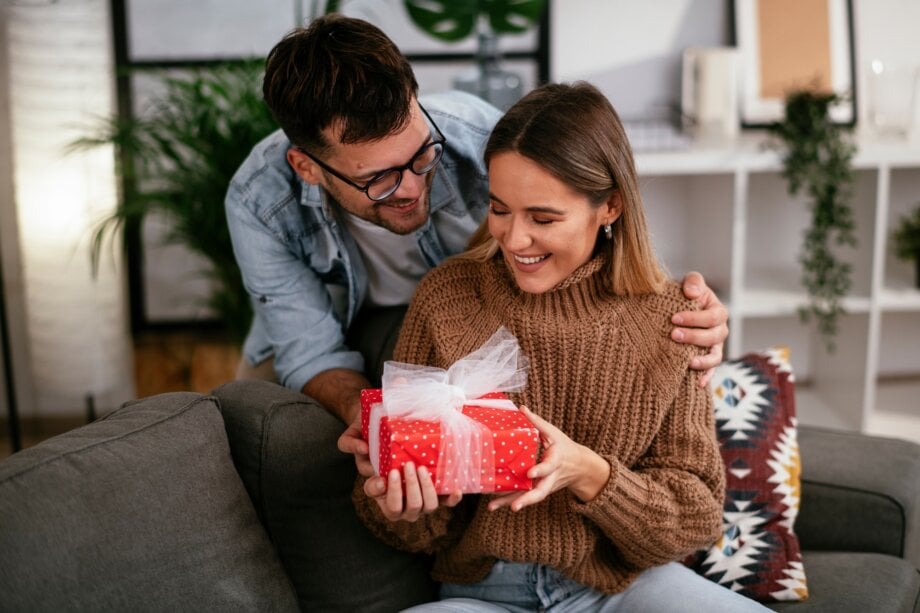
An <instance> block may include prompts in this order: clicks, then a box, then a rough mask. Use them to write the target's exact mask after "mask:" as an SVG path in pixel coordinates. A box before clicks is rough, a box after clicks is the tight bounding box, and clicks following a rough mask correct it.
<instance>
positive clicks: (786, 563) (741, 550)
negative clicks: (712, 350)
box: [690, 348, 808, 602]
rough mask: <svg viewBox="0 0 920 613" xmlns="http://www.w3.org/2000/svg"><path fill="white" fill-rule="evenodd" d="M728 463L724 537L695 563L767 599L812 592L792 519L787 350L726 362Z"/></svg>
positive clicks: (720, 377) (794, 478)
mask: <svg viewBox="0 0 920 613" xmlns="http://www.w3.org/2000/svg"><path fill="white" fill-rule="evenodd" d="M712 388H713V406H714V410H715V415H716V427H717V433H718V437H719V444H720V446H721V451H722V459H723V460H724V461H725V468H726V479H725V483H726V492H725V512H724V516H723V522H722V523H723V534H722V537H721V538H720V539H719V540H718V541H717V542H716V543H715V544H714V545H713V546H712V547H710V548H708V549H705V550H703V551H701V552H699V553H698V554H697V555H696V556H695V557H694V558H693V559H691V560H690V565H691V566H692V567H693V568H695V569H696V570H697V571H698V572H700V573H701V574H703V575H704V576H706V577H708V578H710V579H712V580H713V581H716V582H718V583H719V584H721V585H724V586H726V587H728V588H730V589H732V590H734V591H737V592H740V593H742V594H744V595H745V596H748V597H749V598H753V599H755V600H760V601H762V602H772V601H778V600H779V601H782V600H793V601H797V600H803V599H805V598H807V597H808V588H807V586H806V582H805V571H804V568H803V565H802V557H801V554H800V550H799V542H798V538H797V537H796V535H795V533H794V532H793V524H794V522H795V519H796V516H797V514H798V511H799V499H800V496H801V494H800V492H801V483H800V476H799V474H800V467H801V462H800V458H799V448H798V444H797V441H796V436H797V422H796V416H795V396H794V391H795V390H794V378H793V375H792V368H791V366H790V364H789V356H788V350H787V349H785V348H774V349H770V350H767V351H764V352H761V353H752V354H748V355H745V356H743V357H742V358H740V359H737V360H730V361H726V362H723V363H722V364H721V365H719V367H718V368H717V369H716V371H715V373H714V374H713V378H712Z"/></svg>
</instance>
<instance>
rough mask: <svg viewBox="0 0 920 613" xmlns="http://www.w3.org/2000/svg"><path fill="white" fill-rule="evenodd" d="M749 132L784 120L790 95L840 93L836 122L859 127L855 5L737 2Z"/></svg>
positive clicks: (845, 1)
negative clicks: (857, 115) (854, 46)
mask: <svg viewBox="0 0 920 613" xmlns="http://www.w3.org/2000/svg"><path fill="white" fill-rule="evenodd" d="M734 12H735V42H736V44H737V46H738V51H739V54H740V64H741V66H740V74H739V78H740V82H741V87H740V89H741V91H740V106H741V109H740V112H741V124H742V125H743V126H745V127H763V126H765V125H768V124H770V123H774V122H777V121H780V120H782V118H783V113H784V110H783V109H784V100H785V97H786V95H787V94H788V93H789V92H792V91H795V90H801V89H817V90H820V91H827V92H834V93H836V94H838V95H840V96H841V98H842V99H841V102H840V103H838V104H836V105H834V106H833V107H832V108H831V110H830V113H831V118H832V119H833V120H834V121H835V122H837V123H840V124H849V125H852V124H854V123H855V121H856V81H855V75H854V66H853V65H854V59H853V8H852V3H851V0H734Z"/></svg>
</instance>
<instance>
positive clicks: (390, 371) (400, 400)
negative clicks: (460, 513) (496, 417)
mask: <svg viewBox="0 0 920 613" xmlns="http://www.w3.org/2000/svg"><path fill="white" fill-rule="evenodd" d="M527 367H528V364H527V358H526V356H524V355H522V354H521V350H520V345H518V341H517V339H516V338H515V337H514V335H513V334H511V333H510V332H509V331H508V330H507V329H506V328H505V327H504V326H503V327H501V328H499V329H498V330H497V331H496V332H495V334H493V335H492V336H491V337H490V338H489V340H487V341H486V342H485V343H484V344H483V345H482V346H481V347H480V348H479V349H477V350H476V351H474V352H472V353H470V354H469V355H467V356H465V357H463V358H461V359H459V360H457V362H455V363H454V364H453V365H452V366H451V367H450V368H448V369H447V370H444V369H443V368H434V367H431V366H418V365H415V364H404V363H401V362H393V361H389V362H387V363H386V364H384V366H383V402H381V403H379V404H377V405H374V406H373V407H372V408H371V413H370V420H369V429H368V446H369V448H370V456H371V463H372V464H373V466H374V469H375V470H376V471H377V473H378V474H379V473H380V418H381V417H383V416H387V417H389V418H390V419H397V418H405V419H418V420H425V421H438V422H440V430H441V440H440V445H439V450H438V464H437V471H436V474H435V483H436V484H439V491H441V490H443V491H455V490H456V489H459V490H460V491H463V492H480V491H483V488H484V487H485V486H487V485H488V484H489V483H491V482H492V480H493V479H494V462H489V461H486V462H484V461H483V460H485V459H486V457H487V456H488V454H489V453H490V450H491V441H492V433H491V431H490V430H489V428H488V427H487V426H485V425H484V424H482V423H481V422H479V421H476V420H475V419H471V418H469V417H467V416H466V415H464V414H463V413H462V412H461V410H462V409H463V405H465V404H472V405H475V406H480V407H487V408H496V409H507V410H516V409H517V407H516V406H515V405H514V403H513V402H511V401H510V400H507V399H500V398H480V397H481V396H483V395H484V394H487V393H489V392H495V391H502V392H513V391H517V390H520V389H523V387H524V386H525V385H526V384H527ZM490 471H491V472H490Z"/></svg>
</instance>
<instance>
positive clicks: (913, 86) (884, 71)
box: [866, 58, 920, 138]
mask: <svg viewBox="0 0 920 613" xmlns="http://www.w3.org/2000/svg"><path fill="white" fill-rule="evenodd" d="M866 80H867V85H868V90H869V96H868V111H869V112H868V118H869V125H870V126H871V128H872V130H873V131H874V132H876V133H877V134H879V135H883V136H892V137H895V138H906V137H907V136H909V135H910V133H911V130H912V129H913V125H912V124H913V122H914V119H915V118H914V114H915V113H916V112H917V108H916V107H917V106H918V100H917V96H918V95H920V92H918V87H920V69H918V68H916V67H914V66H913V65H912V64H908V65H906V66H898V65H896V64H895V63H894V62H891V61H883V60H881V59H878V58H876V59H874V60H872V62H870V64H869V73H868V76H867V79H866Z"/></svg>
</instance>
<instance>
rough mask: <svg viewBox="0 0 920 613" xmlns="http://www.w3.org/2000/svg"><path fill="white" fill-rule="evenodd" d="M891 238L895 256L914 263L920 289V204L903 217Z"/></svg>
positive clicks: (915, 280)
mask: <svg viewBox="0 0 920 613" xmlns="http://www.w3.org/2000/svg"><path fill="white" fill-rule="evenodd" d="M891 238H892V241H893V242H892V246H893V247H894V254H895V256H897V257H898V259H900V260H904V261H906V262H911V261H912V262H913V263H914V267H915V271H916V278H915V279H914V284H915V285H916V287H917V289H920V204H918V205H917V207H916V208H914V209H913V210H912V211H911V212H909V213H907V214H906V215H903V216H902V217H901V220H900V221H899V222H898V225H897V227H896V228H895V229H894V231H893V232H892V233H891Z"/></svg>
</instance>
